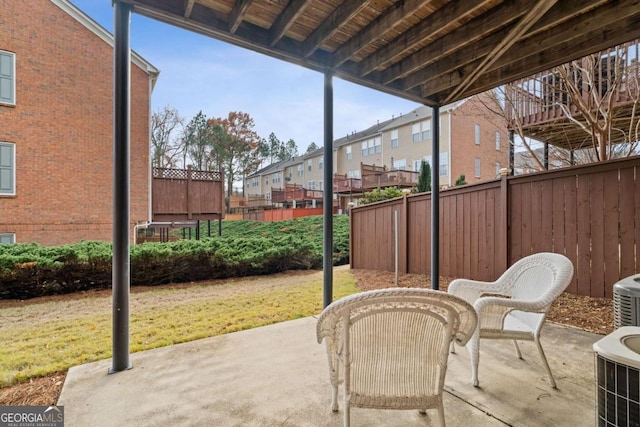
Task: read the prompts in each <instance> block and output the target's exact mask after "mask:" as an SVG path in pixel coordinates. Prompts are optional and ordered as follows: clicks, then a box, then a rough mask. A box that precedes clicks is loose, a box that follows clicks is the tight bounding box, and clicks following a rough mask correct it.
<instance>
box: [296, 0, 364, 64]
mask: <svg viewBox="0 0 640 427" xmlns="http://www.w3.org/2000/svg"><path fill="white" fill-rule="evenodd" d="M367 3H369V1H368V0H346V1H345V2H343V3H342V4H341V5H340V6H338V7H337V8H336V10H334V11H333V12H332V13H331V15H329V17H328V18H327V19H325V20H324V21H323V22H322V23H321V24H320V25H319V26H318V28H316V29H315V31H314V32H313V33H311V35H310V36H309V37H307V39H306V40H305V41H304V42H303V43H302V56H304V57H305V58H308V57H309V56H311V54H312V53H313V52H315V51H316V50H317V49H318V48H319V47H320V45H322V42H324V41H325V40H326V39H328V38H329V37H331V36H332V35H333V34H335V33H336V32H337V31H338V30H339V29H340V27H341V26H342V25H343V24H344V23H345V22H347V21H349V20H351V19H353V17H354V16H355V15H357V14H358V12H360V10H362V8H364V7H365V6H367Z"/></svg>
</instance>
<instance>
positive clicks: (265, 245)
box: [0, 215, 349, 299]
mask: <svg viewBox="0 0 640 427" xmlns="http://www.w3.org/2000/svg"><path fill="white" fill-rule="evenodd" d="M322 230H323V226H322V216H314V217H306V218H297V219H293V220H286V221H279V222H270V223H262V222H252V221H224V222H223V231H222V236H220V237H218V236H216V237H205V238H202V239H201V240H180V241H177V242H170V243H143V244H139V245H132V246H131V251H130V278H131V285H132V286H137V285H146V286H153V285H161V284H166V283H183V282H194V281H199V280H209V279H220V278H227V277H240V276H248V275H259V274H272V273H276V272H280V271H285V270H294V269H314V268H321V267H322ZM333 254H334V257H333V264H334V265H339V264H345V263H347V262H348V261H349V219H348V217H347V216H345V215H337V216H335V217H334V250H333ZM111 261H112V246H111V244H110V243H105V242H96V241H86V242H81V243H77V244H71V245H64V246H51V247H48V246H41V245H38V244H15V245H5V246H0V299H27V298H33V297H37V296H44V295H55V294H64V293H71V292H77V291H83V290H89V289H106V288H110V287H111V280H112V273H111Z"/></svg>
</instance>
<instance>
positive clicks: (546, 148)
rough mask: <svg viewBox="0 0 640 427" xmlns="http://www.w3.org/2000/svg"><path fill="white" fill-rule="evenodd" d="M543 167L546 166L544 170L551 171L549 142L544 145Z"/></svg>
mask: <svg viewBox="0 0 640 427" xmlns="http://www.w3.org/2000/svg"><path fill="white" fill-rule="evenodd" d="M542 165H543V166H544V170H549V143H548V142H545V143H544V159H543V162H542Z"/></svg>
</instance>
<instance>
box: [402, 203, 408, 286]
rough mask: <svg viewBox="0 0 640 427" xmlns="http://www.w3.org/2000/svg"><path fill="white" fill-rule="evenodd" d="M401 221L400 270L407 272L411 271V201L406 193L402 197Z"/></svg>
mask: <svg viewBox="0 0 640 427" xmlns="http://www.w3.org/2000/svg"><path fill="white" fill-rule="evenodd" d="M400 223H401V224H402V228H401V229H400V242H401V243H402V250H401V252H400V254H401V255H402V258H400V261H401V264H400V272H402V273H404V274H407V272H408V271H409V202H408V199H407V195H406V194H405V195H404V198H403V199H402V216H401V217H400Z"/></svg>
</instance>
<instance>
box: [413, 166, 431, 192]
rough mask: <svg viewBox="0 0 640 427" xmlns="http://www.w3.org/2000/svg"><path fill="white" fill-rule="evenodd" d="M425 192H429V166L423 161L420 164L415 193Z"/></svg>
mask: <svg viewBox="0 0 640 427" xmlns="http://www.w3.org/2000/svg"><path fill="white" fill-rule="evenodd" d="M426 191H431V166H430V165H429V163H427V162H425V161H424V160H423V161H422V162H420V176H419V177H418V185H417V186H416V192H418V193H424V192H426Z"/></svg>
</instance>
